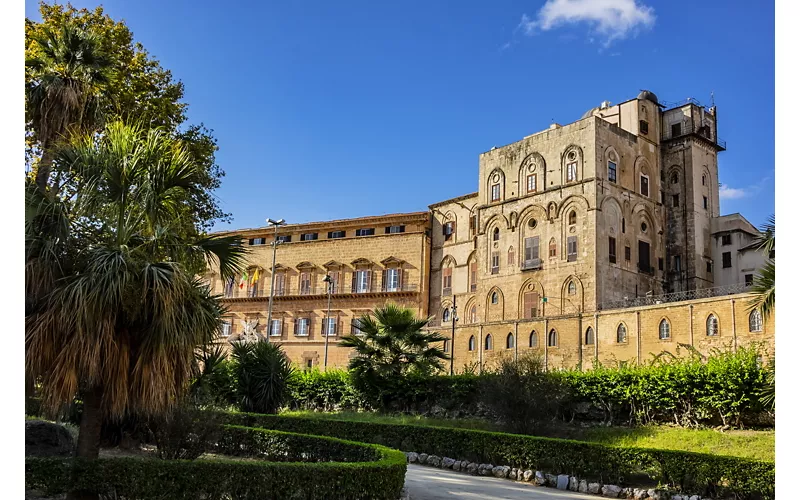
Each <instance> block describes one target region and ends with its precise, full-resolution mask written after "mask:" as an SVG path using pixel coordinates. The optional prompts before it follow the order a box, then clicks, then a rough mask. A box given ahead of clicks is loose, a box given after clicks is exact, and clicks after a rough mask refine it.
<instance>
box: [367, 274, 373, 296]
mask: <svg viewBox="0 0 800 500" xmlns="http://www.w3.org/2000/svg"><path fill="white" fill-rule="evenodd" d="M374 272H375V271H367V291H368V292H371V291H372V275H373V273H374Z"/></svg>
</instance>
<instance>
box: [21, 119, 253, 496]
mask: <svg viewBox="0 0 800 500" xmlns="http://www.w3.org/2000/svg"><path fill="white" fill-rule="evenodd" d="M54 170H55V171H57V172H58V173H59V174H64V175H66V178H67V181H66V182H65V184H64V186H65V187H64V190H65V193H66V192H67V191H68V192H69V193H70V194H69V196H67V195H66V194H65V193H60V195H59V196H56V197H55V198H51V197H50V196H47V195H46V194H44V193H42V192H41V191H40V190H39V189H38V188H37V187H36V186H35V185H33V184H32V183H30V182H29V183H28V185H27V186H26V288H27V289H28V290H30V291H31V292H32V294H31V296H29V297H27V299H28V300H27V304H26V306H27V309H26V339H25V344H26V345H25V347H26V368H27V369H28V370H29V371H30V372H31V373H33V374H35V375H37V376H40V377H41V379H42V392H43V401H42V402H43V405H44V406H45V407H47V408H51V409H55V408H57V407H58V406H59V404H61V403H64V402H69V401H71V400H72V399H73V397H75V396H76V394H80V396H81V397H82V399H83V403H84V409H83V416H82V418H81V424H80V431H79V435H78V448H77V455H78V456H79V457H85V458H89V459H91V458H96V457H97V456H98V451H99V438H100V426H101V424H102V421H103V419H104V418H119V417H122V416H123V415H126V414H138V415H142V416H153V415H159V414H164V413H165V412H167V411H168V410H169V409H170V408H171V406H172V405H173V404H174V403H175V402H176V401H177V400H178V399H179V398H180V397H181V396H182V395H183V393H184V391H185V390H186V388H187V386H188V382H189V380H190V378H191V372H192V361H193V357H194V352H195V350H196V348H197V347H198V346H201V345H205V344H207V343H208V342H209V341H210V340H211V339H212V338H213V337H214V336H215V335H216V334H217V332H218V330H219V328H220V326H221V319H220V318H221V315H222V314H223V312H224V311H223V309H222V307H221V305H220V302H219V300H218V297H217V296H212V295H211V293H210V291H209V289H208V287H207V286H205V285H204V284H203V283H201V282H200V280H199V279H198V278H197V277H196V273H195V271H194V269H196V268H197V265H198V262H199V261H206V262H207V263H208V265H214V266H217V265H218V266H219V269H220V273H221V274H222V275H223V276H226V277H227V276H233V275H235V274H236V273H237V272H238V270H239V269H241V267H242V266H243V263H244V256H245V252H244V249H243V247H242V246H241V241H240V240H238V239H237V238H233V237H219V238H215V237H204V238H198V239H197V240H193V241H190V240H187V239H186V237H181V236H179V234H186V233H185V231H180V232H178V231H177V230H176V228H185V225H186V221H187V220H191V217H192V215H193V214H192V213H191V212H190V211H189V210H188V209H187V208H186V205H185V204H184V203H180V200H182V199H184V198H185V194H186V192H192V191H193V190H195V189H197V186H196V179H197V176H198V171H199V167H198V166H197V165H196V164H195V163H193V162H192V160H191V156H190V155H189V154H187V152H186V150H185V148H184V146H183V145H181V144H180V143H178V142H175V141H174V140H173V139H171V138H170V137H169V135H168V134H166V133H164V132H163V131H162V130H158V129H156V130H143V129H142V128H140V127H138V126H129V125H124V124H122V123H120V122H114V123H111V124H109V125H107V126H106V127H105V128H104V129H103V130H102V131H101V133H100V134H99V135H97V136H95V135H88V136H84V137H79V138H75V139H73V140H72V141H71V142H70V143H69V144H67V145H64V146H62V147H60V148H58V149H57V150H56V152H55V155H54ZM72 498H77V497H75V496H74V495H73V496H72Z"/></svg>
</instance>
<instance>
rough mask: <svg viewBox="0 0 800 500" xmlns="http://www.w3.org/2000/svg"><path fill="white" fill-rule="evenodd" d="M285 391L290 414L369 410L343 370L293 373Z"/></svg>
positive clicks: (348, 375) (314, 370) (315, 370)
mask: <svg viewBox="0 0 800 500" xmlns="http://www.w3.org/2000/svg"><path fill="white" fill-rule="evenodd" d="M288 389H289V397H288V401H289V406H290V408H291V409H293V410H312V411H339V410H361V409H367V408H368V407H369V406H368V405H367V403H366V401H365V400H364V398H363V397H362V396H361V394H360V393H359V392H358V391H357V390H356V388H355V386H353V383H352V381H351V380H350V374H349V373H348V372H347V371H346V370H328V371H325V372H321V371H319V370H318V369H316V368H315V369H313V370H309V371H295V372H294V374H293V375H292V377H291V378H290V379H289V388H288Z"/></svg>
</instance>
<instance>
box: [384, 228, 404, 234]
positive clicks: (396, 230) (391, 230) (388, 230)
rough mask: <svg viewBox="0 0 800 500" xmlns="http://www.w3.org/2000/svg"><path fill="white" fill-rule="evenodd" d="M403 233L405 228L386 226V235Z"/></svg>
mask: <svg viewBox="0 0 800 500" xmlns="http://www.w3.org/2000/svg"><path fill="white" fill-rule="evenodd" d="M405 232H406V226H388V227H387V228H386V234H397V233H405Z"/></svg>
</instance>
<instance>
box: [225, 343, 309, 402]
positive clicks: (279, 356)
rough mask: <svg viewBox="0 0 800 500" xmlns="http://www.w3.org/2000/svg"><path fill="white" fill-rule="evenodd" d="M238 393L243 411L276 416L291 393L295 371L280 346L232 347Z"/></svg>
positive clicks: (240, 344)
mask: <svg viewBox="0 0 800 500" xmlns="http://www.w3.org/2000/svg"><path fill="white" fill-rule="evenodd" d="M233 359H234V362H235V363H236V365H235V368H234V371H235V373H236V379H237V385H236V393H237V398H238V400H239V407H240V408H241V410H242V411H251V412H256V413H277V412H278V410H280V408H281V407H282V406H283V404H284V402H285V401H286V397H287V396H288V394H289V389H288V385H289V379H290V377H291V376H292V373H293V372H294V368H292V365H291V363H290V362H289V358H287V357H286V354H284V352H283V350H282V349H281V348H280V346H278V345H276V344H273V343H271V342H263V341H260V342H254V343H236V344H233Z"/></svg>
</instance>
